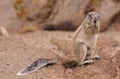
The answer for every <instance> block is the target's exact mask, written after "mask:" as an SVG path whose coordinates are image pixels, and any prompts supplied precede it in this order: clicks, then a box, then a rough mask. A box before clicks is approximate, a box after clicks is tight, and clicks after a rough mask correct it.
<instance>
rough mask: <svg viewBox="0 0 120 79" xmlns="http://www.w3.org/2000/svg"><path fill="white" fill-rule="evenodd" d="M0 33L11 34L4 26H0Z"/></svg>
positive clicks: (2, 34)
mask: <svg viewBox="0 0 120 79" xmlns="http://www.w3.org/2000/svg"><path fill="white" fill-rule="evenodd" d="M0 35H1V36H5V37H8V36H9V33H8V32H7V30H6V29H5V28H4V27H3V26H0Z"/></svg>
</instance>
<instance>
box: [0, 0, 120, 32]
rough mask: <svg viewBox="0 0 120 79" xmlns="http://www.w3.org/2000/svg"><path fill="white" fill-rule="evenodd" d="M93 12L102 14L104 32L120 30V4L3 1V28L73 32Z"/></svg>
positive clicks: (106, 0) (114, 0) (107, 0)
mask: <svg viewBox="0 0 120 79" xmlns="http://www.w3.org/2000/svg"><path fill="white" fill-rule="evenodd" d="M89 11H96V12H98V13H99V14H100V20H101V21H100V22H101V31H104V30H106V29H108V28H109V27H112V26H113V27H114V28H115V29H117V30H120V27H119V22H120V0H75V1H73V0H0V25H3V26H5V28H7V29H9V30H13V31H15V30H18V29H19V30H20V29H26V27H29V26H31V27H32V28H33V29H35V28H37V29H39V30H67V31H73V30H75V29H76V28H77V27H78V26H79V25H80V24H81V22H82V21H83V19H84V17H85V15H86V13H88V12H89ZM31 27H30V28H31Z"/></svg>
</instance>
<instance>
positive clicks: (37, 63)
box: [16, 58, 58, 75]
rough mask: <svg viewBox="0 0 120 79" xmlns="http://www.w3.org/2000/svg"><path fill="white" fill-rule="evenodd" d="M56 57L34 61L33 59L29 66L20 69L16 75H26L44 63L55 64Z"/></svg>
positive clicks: (44, 64)
mask: <svg viewBox="0 0 120 79" xmlns="http://www.w3.org/2000/svg"><path fill="white" fill-rule="evenodd" d="M57 61H58V59H57V58H55V59H43V58H41V59H38V60H36V61H34V62H33V63H32V64H30V65H29V66H27V67H26V68H24V69H22V70H20V71H19V72H18V73H17V74H16V75H27V74H29V73H32V72H34V71H36V70H38V69H40V68H42V67H44V66H46V65H49V64H55V63H57Z"/></svg>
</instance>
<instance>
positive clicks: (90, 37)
mask: <svg viewBox="0 0 120 79" xmlns="http://www.w3.org/2000/svg"><path fill="white" fill-rule="evenodd" d="M99 31H100V24H99V15H98V13H96V12H89V13H88V14H87V16H86V18H85V19H84V21H83V23H82V24H81V25H80V26H79V28H78V29H77V30H76V32H75V34H74V38H73V52H74V54H75V58H76V61H77V62H78V64H79V65H82V64H85V63H92V62H93V59H99V58H100V56H99V55H97V54H96V53H95V48H96V41H97V34H98V32H99Z"/></svg>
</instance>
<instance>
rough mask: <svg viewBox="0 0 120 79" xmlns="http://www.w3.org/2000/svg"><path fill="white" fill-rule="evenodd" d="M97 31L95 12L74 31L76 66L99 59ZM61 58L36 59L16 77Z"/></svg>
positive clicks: (96, 14) (56, 61)
mask: <svg viewBox="0 0 120 79" xmlns="http://www.w3.org/2000/svg"><path fill="white" fill-rule="evenodd" d="M99 31H100V25H99V15H98V13H96V12H90V13H88V14H87V16H86V18H85V19H84V21H83V23H82V24H81V25H80V27H79V28H78V29H77V30H76V32H75V34H74V38H73V52H74V54H75V58H76V61H77V63H78V65H83V64H85V63H92V62H93V60H92V59H95V58H97V59H99V58H100V57H99V56H98V55H97V54H96V53H95V47H96V41H97V33H98V32H99ZM61 58H63V57H57V58H54V59H42V58H41V59H38V60H37V61H34V62H33V63H32V64H31V65H29V66H28V67H26V68H24V69H22V70H21V71H20V72H18V73H17V75H26V74H29V73H31V72H33V71H36V70H37V69H39V68H42V67H43V66H46V65H48V64H52V63H58V60H60V59H61ZM63 59H64V58H63ZM71 61H72V60H71Z"/></svg>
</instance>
